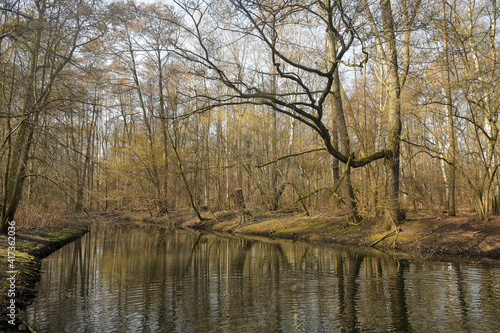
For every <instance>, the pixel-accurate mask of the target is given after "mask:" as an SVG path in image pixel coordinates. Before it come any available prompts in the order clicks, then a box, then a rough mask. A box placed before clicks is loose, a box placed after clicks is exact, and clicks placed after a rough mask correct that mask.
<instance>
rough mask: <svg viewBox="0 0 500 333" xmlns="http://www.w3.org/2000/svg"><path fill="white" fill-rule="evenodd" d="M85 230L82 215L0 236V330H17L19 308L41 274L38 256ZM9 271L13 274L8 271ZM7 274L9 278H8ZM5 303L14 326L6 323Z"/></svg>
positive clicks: (30, 297)
mask: <svg viewBox="0 0 500 333" xmlns="http://www.w3.org/2000/svg"><path fill="white" fill-rule="evenodd" d="M13 230H14V229H13ZM87 232H88V221H87V220H86V219H85V218H68V221H67V222H65V223H62V224H60V225H58V226H57V227H44V228H28V229H24V228H21V227H19V228H16V229H15V239H12V238H11V239H9V238H8V237H7V236H4V235H1V236H0V290H1V293H0V304H1V311H0V312H1V314H0V316H1V317H0V332H17V328H18V327H19V325H20V324H22V321H21V319H22V315H19V311H22V310H24V309H25V308H26V306H27V305H29V304H30V303H31V302H32V301H33V299H34V298H35V296H36V283H37V282H38V281H39V280H40V277H41V272H40V265H41V259H43V258H45V257H46V256H48V255H49V254H51V253H53V252H55V251H56V250H58V249H60V248H61V247H63V246H64V245H66V244H68V243H70V242H72V241H74V240H76V239H78V238H80V237H81V236H83V235H84V234H85V233H87ZM9 242H10V244H9ZM12 245H14V247H15V251H14V254H15V255H14V256H12V251H10V252H11V254H9V247H12ZM9 259H13V260H11V261H9ZM10 265H13V266H12V267H11V266H10ZM10 271H17V273H16V274H13V273H8V272H10ZM9 277H13V279H11V280H8V278H9ZM11 281H15V290H14V289H13V288H12V287H11V283H10V282H11ZM12 292H14V293H15V297H14V298H12V297H11V296H10V293H12ZM12 299H14V300H15V303H14V305H11V300H12ZM9 306H10V307H11V308H15V311H16V321H15V325H11V324H9V322H8V321H9V320H11V318H10V317H8V316H7V315H8V313H9V312H10V310H9V309H8V307H9ZM7 311H9V312H7ZM21 313H22V312H21ZM20 316H21V317H20Z"/></svg>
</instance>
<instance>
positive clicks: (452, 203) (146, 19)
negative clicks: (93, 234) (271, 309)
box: [0, 0, 500, 232]
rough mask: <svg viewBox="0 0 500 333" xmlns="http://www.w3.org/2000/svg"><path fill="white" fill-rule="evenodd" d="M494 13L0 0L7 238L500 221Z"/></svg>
mask: <svg viewBox="0 0 500 333" xmlns="http://www.w3.org/2000/svg"><path fill="white" fill-rule="evenodd" d="M498 14H499V7H498V5H497V1H496V0H477V1H474V0H430V1H421V0H170V1H163V2H161V1H158V2H151V1H149V2H145V3H139V2H134V1H127V2H123V1H115V2H111V1H97V0H23V1H21V0H17V1H16V0H1V1H0V68H1V69H0V133H1V134H0V135H1V142H0V181H1V184H2V185H1V197H0V199H1V201H0V217H1V220H0V221H1V222H0V223H1V229H2V231H3V232H5V231H6V228H7V225H8V224H7V223H8V221H12V220H16V221H17V220H18V219H25V220H29V219H32V220H36V221H43V220H44V219H51V218H55V217H57V216H58V215H59V214H64V213H68V212H75V213H76V212H92V211H112V210H147V211H149V212H150V214H151V215H152V216H153V215H154V216H158V215H167V216H168V214H169V213H170V212H173V211H179V210H191V211H194V213H195V214H196V215H197V216H198V218H200V219H201V218H202V216H201V214H202V213H203V212H208V211H210V212H217V211H227V210H235V209H243V208H244V209H245V210H248V211H252V210H255V211H302V212H304V213H305V214H307V215H309V214H327V215H335V216H345V217H346V220H347V221H349V223H357V222H358V221H360V219H362V218H363V217H369V216H379V217H380V218H381V219H385V220H387V221H390V222H391V223H393V224H397V223H401V222H403V221H404V219H405V216H406V215H407V214H414V213H421V212H427V213H435V212H440V213H443V212H445V213H446V214H448V215H451V216H453V215H456V214H459V213H462V212H474V213H475V214H477V218H478V219H481V220H488V218H489V217H490V216H492V215H496V214H500V179H499V174H498V168H499V165H500V155H499V153H500V151H499V147H498V139H499V119H498V113H499V107H500V88H499V87H498V85H499V78H500V75H499V74H500V63H499V60H500V59H499V52H498V50H497V46H499V42H500V39H499V36H498V35H497V27H498V24H499V19H498Z"/></svg>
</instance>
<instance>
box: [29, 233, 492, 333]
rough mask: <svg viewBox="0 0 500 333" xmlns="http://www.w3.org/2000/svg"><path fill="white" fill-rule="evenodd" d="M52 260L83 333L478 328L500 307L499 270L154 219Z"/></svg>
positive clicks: (93, 237) (61, 294)
mask: <svg viewBox="0 0 500 333" xmlns="http://www.w3.org/2000/svg"><path fill="white" fill-rule="evenodd" d="M49 263H50V264H49V265H48V266H46V268H45V269H46V270H47V275H50V279H51V281H50V285H57V286H58V289H59V291H52V293H53V294H56V295H58V296H57V300H53V299H51V300H49V301H47V300H45V301H44V302H46V305H45V306H44V307H47V308H51V309H56V308H58V307H61V306H62V307H63V308H64V309H66V308H67V309H72V310H71V311H69V310H68V313H72V314H73V313H74V314H73V316H74V318H66V317H65V318H56V322H57V321H59V323H60V324H61V325H67V322H68V321H71V322H72V325H75V326H74V327H73V328H72V330H74V331H85V330H88V331H94V330H103V331H106V323H107V324H108V325H110V326H109V327H111V328H113V329H116V327H119V328H120V329H123V330H132V329H138V330H146V331H148V330H149V331H176V330H182V331H186V330H187V331H210V330H213V331H224V330H225V331H238V330H240V329H241V327H244V328H246V329H248V330H251V331H286V332H289V331H296V332H301V331H304V332H312V331H341V332H357V331H363V330H375V331H398V332H399V331H402V332H404V331H412V330H414V331H432V330H433V329H435V328H442V327H444V328H446V329H449V328H452V326H451V324H450V323H448V325H449V326H446V325H445V324H442V322H445V321H446V320H447V319H446V317H448V318H453V316H455V317H456V318H454V319H453V322H451V323H456V324H457V327H459V330H464V331H470V330H474V329H477V327H478V326H477V324H475V323H477V322H481V319H482V318H483V317H484V316H485V314H483V313H481V312H478V307H479V306H480V307H481V311H484V313H486V312H487V313H489V314H491V313H493V314H495V313H496V314H498V308H500V304H499V301H498V299H499V297H500V295H499V294H498V293H499V290H498V282H499V281H498V278H492V276H493V274H494V272H495V271H494V270H490V271H488V270H487V269H481V270H478V269H476V271H474V269H473V268H471V267H469V266H463V265H460V264H456V265H450V266H449V267H448V266H446V265H445V264H443V263H432V262H412V263H411V265H410V262H409V261H407V260H398V259H394V258H392V257H390V256H384V255H374V254H373V252H369V251H360V250H355V251H354V250H350V249H336V248H331V247H326V246H325V247H323V246H317V245H311V244H306V243H301V242H291V241H278V240H275V241H264V242H262V241H257V240H254V239H247V238H242V237H236V236H232V235H225V236H216V235H211V234H199V233H191V232H169V233H165V231H163V230H160V229H156V228H154V227H148V226H143V227H130V226H120V225H118V226H109V227H106V228H102V229H99V230H93V231H92V232H91V233H90V234H88V235H87V236H86V237H85V238H82V239H81V240H80V241H77V242H75V243H73V244H71V245H70V246H69V247H66V248H64V251H63V252H62V253H61V255H60V256H58V257H57V259H55V260H54V261H49ZM463 267H466V269H464V268H463ZM474 272H475V274H476V275H474V276H472V277H473V278H474V277H475V279H472V280H471V274H472V273H474ZM434 275H436V276H438V277H439V278H442V279H445V280H446V281H445V283H443V284H440V283H436V279H435V276H434ZM472 275H473V274H472ZM429 279H430V280H429ZM429 282H431V283H429ZM68 290H69V291H70V292H69V293H68ZM450 299H453V300H454V302H455V303H454V304H452V303H450ZM492 299H493V300H495V299H496V301H492ZM446 302H448V303H446ZM422 304H425V305H426V306H422ZM443 304H452V305H453V307H452V308H451V309H448V308H446V307H443ZM478 304H479V305H478ZM42 313H44V315H47V316H48V315H50V313H51V311H48V310H47V311H43V310H40V311H39V312H38V315H39V316H41V315H42ZM89 313H90V314H89ZM84 314H86V315H84ZM125 314H126V316H125V317H126V318H127V319H126V320H124V319H120V318H123V316H124V315H125ZM85 316H86V317H85ZM81 318H87V320H82V319H81ZM89 318H90V319H89ZM131 318H132V319H131ZM120 320H121V321H120ZM492 320H493V319H491V318H490V321H492ZM103 322H104V323H105V324H103ZM117 323H119V325H121V326H119V325H118V326H116V325H117ZM471 323H472V324H471ZM78 325H79V326H78ZM103 325H104V327H103ZM62 327H64V328H65V329H66V328H67V327H65V326H62ZM109 327H108V328H109ZM67 330H68V329H66V331H67Z"/></svg>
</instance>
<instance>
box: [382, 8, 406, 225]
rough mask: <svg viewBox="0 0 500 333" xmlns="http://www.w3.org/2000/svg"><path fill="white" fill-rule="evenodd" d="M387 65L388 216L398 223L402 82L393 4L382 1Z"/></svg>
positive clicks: (401, 216)
mask: <svg viewBox="0 0 500 333" xmlns="http://www.w3.org/2000/svg"><path fill="white" fill-rule="evenodd" d="M380 8H381V14H382V23H383V28H384V40H385V47H386V49H385V54H386V57H387V59H386V61H387V69H388V71H387V81H388V82H387V94H388V96H387V110H388V132H389V133H388V140H387V157H386V166H387V170H388V173H389V174H388V183H387V212H388V217H389V219H390V220H391V221H394V222H396V223H398V222H402V221H403V220H404V219H405V214H404V212H403V211H402V210H401V208H400V202H399V187H400V152H401V85H400V81H399V67H398V53H397V48H396V34H395V30H394V29H395V27H394V17H393V13H392V7H391V1H390V0H380Z"/></svg>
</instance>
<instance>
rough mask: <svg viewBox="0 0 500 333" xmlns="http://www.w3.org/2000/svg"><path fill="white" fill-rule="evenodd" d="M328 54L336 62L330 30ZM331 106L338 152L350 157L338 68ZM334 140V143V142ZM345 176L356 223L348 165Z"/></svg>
mask: <svg viewBox="0 0 500 333" xmlns="http://www.w3.org/2000/svg"><path fill="white" fill-rule="evenodd" d="M328 48H329V50H328V52H329V58H330V61H331V62H332V63H335V62H337V59H336V55H337V41H336V38H335V35H334V33H333V31H331V30H330V29H329V30H328ZM331 90H332V106H333V109H334V112H335V119H334V121H335V125H336V126H335V128H336V129H337V131H336V132H337V133H334V134H337V135H338V136H339V137H340V145H341V147H340V148H341V149H340V152H341V153H342V154H343V155H344V156H351V144H350V140H349V133H348V132H347V125H346V120H345V115H344V107H343V104H342V95H341V89H340V78H339V71H338V66H337V68H336V69H335V71H334V73H333V84H332V88H331ZM335 139H336V138H334V140H333V141H334V142H335ZM345 168H346V170H345V176H344V180H343V183H342V192H343V196H344V198H345V204H346V207H347V209H348V215H349V220H350V221H351V222H358V221H359V220H360V217H359V214H358V208H357V207H358V202H357V200H356V197H355V196H354V190H353V187H352V180H351V167H350V165H349V163H348V164H346V165H345ZM338 172H339V170H338V163H337V164H335V163H334V165H333V174H334V177H335V176H337V177H338V176H339V174H338Z"/></svg>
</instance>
